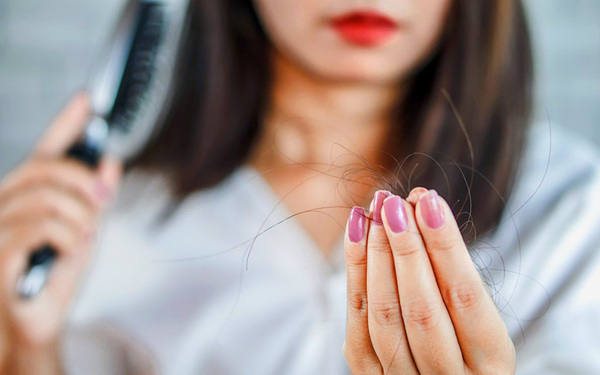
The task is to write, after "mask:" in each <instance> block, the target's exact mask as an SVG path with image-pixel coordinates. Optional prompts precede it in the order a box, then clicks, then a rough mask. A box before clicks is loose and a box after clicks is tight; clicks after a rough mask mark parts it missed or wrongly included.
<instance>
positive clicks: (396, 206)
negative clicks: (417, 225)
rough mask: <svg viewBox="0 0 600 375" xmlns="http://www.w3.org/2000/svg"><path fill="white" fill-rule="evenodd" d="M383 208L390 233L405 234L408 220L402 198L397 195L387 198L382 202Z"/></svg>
mask: <svg viewBox="0 0 600 375" xmlns="http://www.w3.org/2000/svg"><path fill="white" fill-rule="evenodd" d="M383 206H384V207H385V218H386V219H387V222H388V225H389V226H390V229H391V230H392V232H394V233H401V232H405V231H406V230H407V229H408V220H407V218H406V211H405V210H404V204H403V203H402V198H400V197H399V196H397V195H393V196H391V197H388V198H386V199H385V200H384V201H383Z"/></svg>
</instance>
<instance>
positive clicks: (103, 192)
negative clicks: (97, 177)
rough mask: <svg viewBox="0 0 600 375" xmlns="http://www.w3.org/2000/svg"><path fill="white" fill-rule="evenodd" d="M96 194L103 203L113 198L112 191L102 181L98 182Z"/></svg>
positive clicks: (95, 189) (95, 188)
mask: <svg viewBox="0 0 600 375" xmlns="http://www.w3.org/2000/svg"><path fill="white" fill-rule="evenodd" d="M94 192H95V194H96V197H98V199H100V200H101V201H102V202H107V201H109V200H110V199H111V198H112V191H111V190H110V189H109V188H108V186H106V185H105V184H104V183H103V182H102V181H96V186H95V187H94Z"/></svg>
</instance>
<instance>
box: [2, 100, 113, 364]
mask: <svg viewBox="0 0 600 375" xmlns="http://www.w3.org/2000/svg"><path fill="white" fill-rule="evenodd" d="M87 116H88V100H87V98H86V97H85V95H78V96H77V97H75V98H74V99H73V100H72V101H71V102H70V103H69V104H68V105H67V106H66V108H65V109H64V110H63V112H62V113H61V114H60V115H59V116H58V117H57V118H56V119H55V121H54V122H53V124H52V125H51V126H50V128H49V129H48V131H47V132H46V134H44V136H43V137H42V139H41V140H40V142H39V143H38V145H37V146H36V147H35V150H34V152H33V153H32V154H31V155H30V156H29V157H28V158H27V159H26V160H25V161H24V162H23V163H22V164H21V165H20V166H18V167H17V168H15V169H14V170H13V171H11V173H9V174H8V175H7V176H6V177H5V178H4V179H3V180H2V181H1V183H0V374H59V373H61V368H60V359H59V351H58V348H59V341H58V340H59V335H60V330H61V328H62V322H63V319H64V317H65V311H66V308H67V306H68V304H69V301H70V300H71V298H72V296H73V294H74V292H75V290H76V285H77V281H78V279H79V277H80V275H81V272H82V270H83V269H84V267H85V265H86V263H87V260H88V258H89V253H90V249H91V245H92V239H93V234H94V228H95V226H96V222H97V219H98V216H99V214H100V213H101V211H102V210H103V209H105V208H106V207H107V205H108V203H109V202H110V200H111V197H112V196H113V195H114V192H115V190H116V186H117V184H118V182H119V179H120V176H121V169H122V167H121V164H120V162H119V161H116V160H112V159H109V158H105V159H104V160H103V161H102V162H101V164H100V166H99V168H98V170H96V171H92V170H90V169H88V168H86V167H85V166H82V165H81V164H79V163H77V162H75V161H72V160H68V159H66V158H64V156H63V155H64V152H65V150H66V149H67V148H68V147H69V146H70V145H71V144H72V143H73V142H74V141H75V140H76V138H77V137H78V135H79V134H80V132H81V131H82V130H83V128H84V125H85V122H86V119H87ZM44 244H51V245H52V246H53V247H54V248H55V249H56V250H57V251H58V253H59V257H58V258H57V260H56V262H55V265H54V269H53V272H52V277H51V278H50V279H49V281H48V284H47V286H46V287H45V288H44V290H43V291H42V292H41V293H40V295H39V296H37V297H36V298H35V299H33V300H31V301H23V300H20V299H19V298H18V297H17V295H16V293H15V285H16V284H17V280H18V277H19V275H20V272H22V270H24V269H25V265H26V263H27V259H28V256H29V253H30V251H31V249H35V248H39V247H40V246H42V245H44Z"/></svg>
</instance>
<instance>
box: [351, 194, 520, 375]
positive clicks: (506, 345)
mask: <svg viewBox="0 0 600 375" xmlns="http://www.w3.org/2000/svg"><path fill="white" fill-rule="evenodd" d="M370 211H371V213H372V217H371V219H372V220H369V217H365V211H364V210H363V209H362V208H360V207H355V208H353V209H352V212H351V214H350V218H349V219H348V224H347V227H346V235H345V246H344V247H345V255H346V268H347V277H348V281H347V283H348V284H347V285H348V311H347V314H348V315H347V324H346V342H345V343H344V355H345V356H346V360H347V361H348V364H349V366H350V369H351V370H352V372H353V373H354V374H384V373H385V374H514V372H515V351H514V346H513V343H512V341H511V339H510V336H509V335H508V331H507V329H506V326H505V324H504V322H503V320H502V318H501V317H500V314H499V313H498V310H497V309H496V306H495V305H494V302H493V301H492V299H491V297H490V296H489V295H488V293H487V292H486V290H485V287H484V285H483V282H482V280H481V278H480V276H479V273H478V272H477V270H476V269H475V267H474V265H473V263H472V261H471V258H470V256H469V253H468V251H467V247H466V245H465V243H464V241H463V238H462V236H461V233H460V230H459V228H458V225H457V223H456V221H455V220H454V215H453V213H452V211H451V209H450V207H449V206H448V204H447V203H446V201H445V200H444V199H442V198H441V197H439V196H438V194H437V193H436V192H435V191H434V190H430V191H427V190H425V189H423V188H417V189H414V190H413V191H412V192H411V194H410V195H409V196H408V198H407V200H403V199H401V198H400V197H398V196H394V195H391V194H390V193H389V192H385V191H378V192H377V193H376V194H375V198H374V199H373V202H372V203H371V210H370ZM369 222H370V224H369Z"/></svg>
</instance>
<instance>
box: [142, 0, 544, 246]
mask: <svg viewBox="0 0 600 375" xmlns="http://www.w3.org/2000/svg"><path fill="white" fill-rule="evenodd" d="M190 15H191V19H190V24H189V28H188V30H187V36H186V39H185V46H184V48H183V53H182V56H181V57H180V61H179V70H178V71H179V75H178V77H177V82H176V93H175V96H174V98H173V102H172V104H171V105H170V107H169V111H168V115H167V117H166V124H165V126H164V128H163V130H162V133H161V134H160V135H159V137H158V138H157V140H156V141H154V142H153V143H152V144H150V145H149V146H148V147H147V148H146V149H145V150H144V152H143V153H142V154H141V155H140V156H139V157H138V158H137V159H136V160H134V162H133V163H132V166H141V167H145V168H151V169H156V170H159V171H161V172H164V173H166V174H167V175H168V177H169V178H170V180H171V181H172V183H173V186H174V191H175V193H176V196H178V197H179V198H183V197H185V196H186V195H188V194H189V193H191V192H194V191H197V190H199V189H204V188H207V187H211V186H213V185H215V184H217V183H218V182H220V181H222V180H223V179H225V178H226V177H227V176H229V175H230V174H231V173H232V172H233V171H235V170H236V168H237V167H239V166H240V165H242V164H243V163H244V162H245V161H246V160H247V158H248V156H249V154H250V151H251V150H252V147H253V145H254V144H255V141H256V140H257V139H258V136H259V135H260V132H261V126H262V116H263V113H264V111H265V108H266V105H267V104H268V100H269V93H270V86H271V82H272V79H271V75H270V74H271V65H270V64H271V62H270V61H269V58H268V49H269V43H270V42H269V40H268V38H267V35H266V33H265V31H264V29H263V28H262V27H261V24H260V20H259V18H258V16H257V14H256V12H255V10H254V7H253V5H252V1H251V0H205V1H199V0H192V2H191V6H190ZM532 74H533V72H532V58H531V50H530V40H529V35H528V30H527V25H526V21H525V16H524V10H523V6H522V4H521V3H520V1H518V0H495V1H470V0H456V1H454V2H453V6H452V9H451V12H450V14H449V18H448V25H447V28H446V31H445V34H444V36H443V39H442V40H441V42H440V45H439V47H438V49H437V51H435V53H434V54H433V55H432V56H431V57H430V58H429V59H428V60H427V62H426V63H424V64H423V65H422V66H421V67H419V69H417V70H416V71H415V72H414V73H413V74H412V76H411V77H410V78H409V82H408V93H407V95H406V96H404V97H403V99H402V100H401V101H400V100H399V101H398V103H397V105H396V107H395V110H394V111H393V118H392V122H393V123H394V126H393V130H392V132H393V134H391V136H390V137H387V139H388V140H389V144H387V145H385V148H384V151H385V152H386V153H388V154H390V155H392V156H393V157H392V158H390V162H389V163H390V164H389V165H387V166H386V167H387V170H388V171H390V170H394V171H395V172H396V173H394V174H393V176H392V177H391V178H386V179H384V180H382V187H387V188H388V189H390V190H392V191H394V192H396V193H399V194H406V192H407V191H408V190H409V189H410V188H411V187H415V186H423V187H426V188H434V189H436V190H438V192H439V193H440V194H441V195H442V196H444V197H445V198H446V199H447V200H448V202H449V203H450V204H451V206H452V207H453V210H454V213H455V215H456V216H457V220H458V222H459V225H461V227H462V228H463V235H464V236H465V239H474V238H475V232H474V231H473V230H472V229H473V228H477V232H478V233H482V232H489V231H492V230H493V229H494V228H495V226H496V225H497V224H498V222H499V220H500V216H501V214H502V212H503V209H504V202H505V200H507V199H508V197H509V195H510V192H511V190H512V187H513V185H514V180H515V175H516V170H517V166H518V164H519V160H520V156H521V152H522V148H523V144H524V139H525V133H526V130H527V126H528V122H529V115H530V108H531V81H532ZM465 213H467V214H466V215H465ZM470 224H474V225H470Z"/></svg>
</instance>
